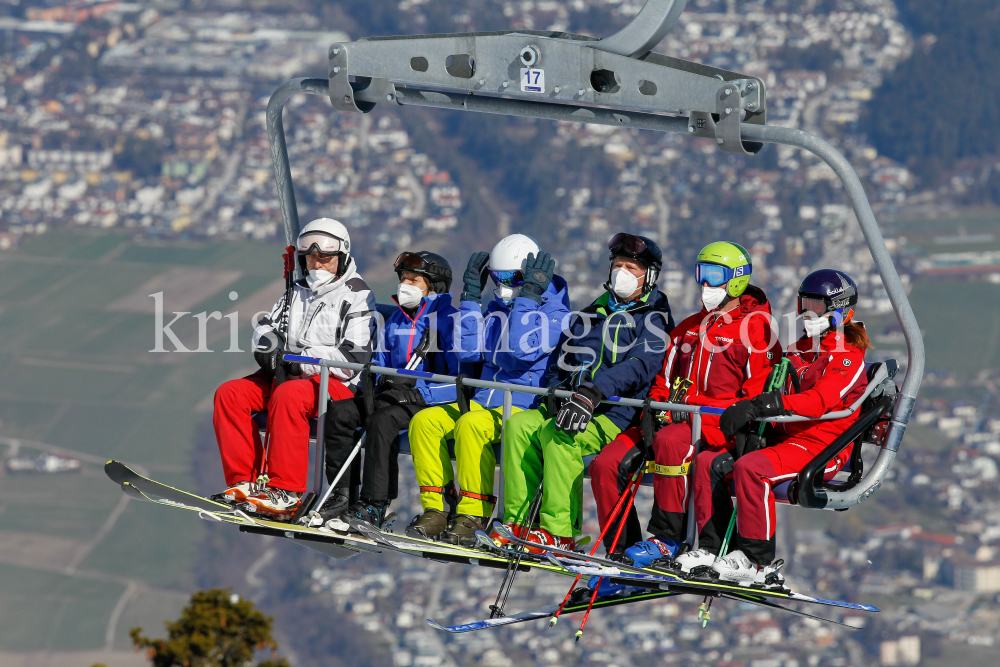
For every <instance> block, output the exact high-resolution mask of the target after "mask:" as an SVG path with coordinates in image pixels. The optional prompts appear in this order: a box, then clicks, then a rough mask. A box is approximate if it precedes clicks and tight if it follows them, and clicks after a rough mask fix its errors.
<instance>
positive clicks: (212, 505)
mask: <svg viewBox="0 0 1000 667" xmlns="http://www.w3.org/2000/svg"><path fill="white" fill-rule="evenodd" d="M104 473H105V474H106V475H107V476H108V477H109V478H110V479H111V481H113V482H115V483H116V484H118V485H119V486H121V485H122V484H124V483H125V482H128V483H129V484H130V485H131V486H132V487H134V488H135V489H136V490H138V491H139V492H141V493H142V495H143V496H145V497H146V499H148V500H150V501H151V502H159V503H160V504H164V505H173V506H175V507H181V508H183V509H187V510H191V511H195V512H200V511H204V512H211V513H213V514H217V515H225V514H228V515H234V510H233V508H232V507H230V506H229V505H225V504H223V503H217V502H215V501H214V500H209V499H208V498H204V497H202V496H199V495H196V494H193V493H188V492H187V491H182V490H180V489H177V488H174V487H172V486H168V485H167V484H163V483H161V482H157V481H154V480H151V479H149V478H148V477H143V476H142V475H140V474H139V473H137V472H136V471H134V470H132V469H131V468H129V467H128V466H127V465H125V464H124V463H121V462H120V461H108V462H107V463H106V464H104Z"/></svg>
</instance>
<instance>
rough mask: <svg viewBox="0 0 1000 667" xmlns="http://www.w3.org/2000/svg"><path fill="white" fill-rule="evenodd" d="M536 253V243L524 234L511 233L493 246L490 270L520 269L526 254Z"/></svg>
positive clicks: (522, 266) (526, 257) (522, 267)
mask: <svg viewBox="0 0 1000 667" xmlns="http://www.w3.org/2000/svg"><path fill="white" fill-rule="evenodd" d="M529 253H534V254H535V255H536V256H537V255H538V243H537V242H536V241H535V239H533V238H531V237H530V236H525V235H524V234H511V235H510V236H507V237H505V238H503V239H501V240H500V243H497V244H496V245H495V246H493V250H492V251H491V252H490V271H498V272H499V271H522V270H523V269H524V262H525V261H526V260H527V259H528V254H529Z"/></svg>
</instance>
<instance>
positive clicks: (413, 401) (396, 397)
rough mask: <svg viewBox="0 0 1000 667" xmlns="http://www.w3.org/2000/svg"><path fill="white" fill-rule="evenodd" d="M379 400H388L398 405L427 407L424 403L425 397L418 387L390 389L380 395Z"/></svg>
mask: <svg viewBox="0 0 1000 667" xmlns="http://www.w3.org/2000/svg"><path fill="white" fill-rule="evenodd" d="M378 399H379V400H386V399H387V400H388V402H390V403H394V404H397V405H407V404H408V405H420V406H423V405H426V403H424V396H423V394H421V393H420V390H419V389H417V388H416V387H402V388H399V389H390V390H389V391H383V392H382V393H381V394H379V395H378Z"/></svg>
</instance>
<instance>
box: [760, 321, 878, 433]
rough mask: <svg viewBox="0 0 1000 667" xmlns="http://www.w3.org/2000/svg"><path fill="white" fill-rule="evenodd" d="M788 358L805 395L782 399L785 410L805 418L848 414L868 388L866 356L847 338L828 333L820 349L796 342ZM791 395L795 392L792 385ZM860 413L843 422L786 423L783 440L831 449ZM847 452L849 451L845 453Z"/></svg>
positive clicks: (784, 424)
mask: <svg viewBox="0 0 1000 667" xmlns="http://www.w3.org/2000/svg"><path fill="white" fill-rule="evenodd" d="M786 356H787V357H788V359H789V361H791V362H792V367H793V368H794V369H795V372H796V373H797V374H798V376H799V386H800V389H801V391H800V392H799V393H797V394H786V395H785V396H782V397H781V400H782V403H784V405H785V409H786V410H789V411H791V412H794V413H795V414H797V415H802V416H804V417H821V416H823V415H825V414H826V413H827V412H834V411H837V410H846V409H847V408H849V407H850V406H851V405H852V404H853V403H854V402H855V401H856V400H858V398H860V397H861V395H862V394H864V393H865V389H867V388H868V374H867V372H866V370H867V369H866V368H865V355H864V353H863V352H862V351H861V350H859V349H858V348H856V347H854V346H853V345H851V344H850V343H848V342H847V341H846V340H845V339H844V334H842V333H840V332H837V331H827V332H826V333H824V334H823V336H822V338H820V342H819V349H818V350H816V349H814V342H813V340H812V339H809V338H805V339H802V340H799V341H796V342H795V343H793V344H792V345H790V346H789V347H788V350H787V352H786ZM788 391H792V389H791V382H790V381H789V384H788ZM857 418H858V413H855V414H853V415H851V416H849V417H842V418H841V419H829V420H824V421H808V422H786V423H783V424H781V425H780V428H781V430H782V431H783V433H784V435H783V436H782V440H789V439H791V438H795V439H796V440H800V439H802V440H812V441H815V442H819V443H822V444H823V445H828V444H830V443H831V442H833V441H834V439H836V437H837V436H839V435H840V434H841V433H843V432H844V431H845V430H847V428H849V427H850V426H851V424H853V423H854V422H855V421H856V420H857ZM845 451H847V450H846V449H845Z"/></svg>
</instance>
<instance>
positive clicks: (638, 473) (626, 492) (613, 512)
mask: <svg viewBox="0 0 1000 667" xmlns="http://www.w3.org/2000/svg"><path fill="white" fill-rule="evenodd" d="M645 467H646V459H642V460H641V461H640V462H639V469H638V470H637V471H636V473H635V475H634V476H633V477H632V479H631V480H629V484H628V485H626V486H625V490H624V491H622V494H621V495H620V496H619V497H618V503H617V504H616V505H615V508H614V509H613V510H611V515H610V516H609V517H608V522H607V524H605V526H604V528H603V529H602V530H601V534H600V535H599V536H598V538H597V540H596V541H595V542H594V546H593V547H592V548H591V550H590V555H591V556H593V555H594V554H595V553H596V552H597V546H598V545H599V544H601V540H603V539H604V535H605V534H606V533H607V532H608V529H609V528H610V527H611V525H612V524H613V523H614V522H615V517H617V516H618V513H619V512H620V511H621V508H622V503H624V502H625V499H626V498H627V497H628V495H629V492H630V489H631V485H633V484H635V485H636V486H638V484H639V482H640V481H641V480H642V473H643V472H644V469H645ZM582 576H583V575H579V574H578V575H576V579H574V580H573V583H572V584H571V585H570V587H569V591H567V592H566V597H564V598H563V601H562V603H561V604H560V605H559V609H557V610H556V613H555V615H554V616H553V617H552V620H551V621H549V626H548V627H550V628H551V627H552V626H553V625H555V624H556V623H558V622H559V616H560V615H561V614H562V612H563V609H564V608H565V607H566V603H567V602H569V597H570V595H572V594H573V589H574V588H576V585H577V584H578V583H579V582H580V578H581V577H582Z"/></svg>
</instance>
